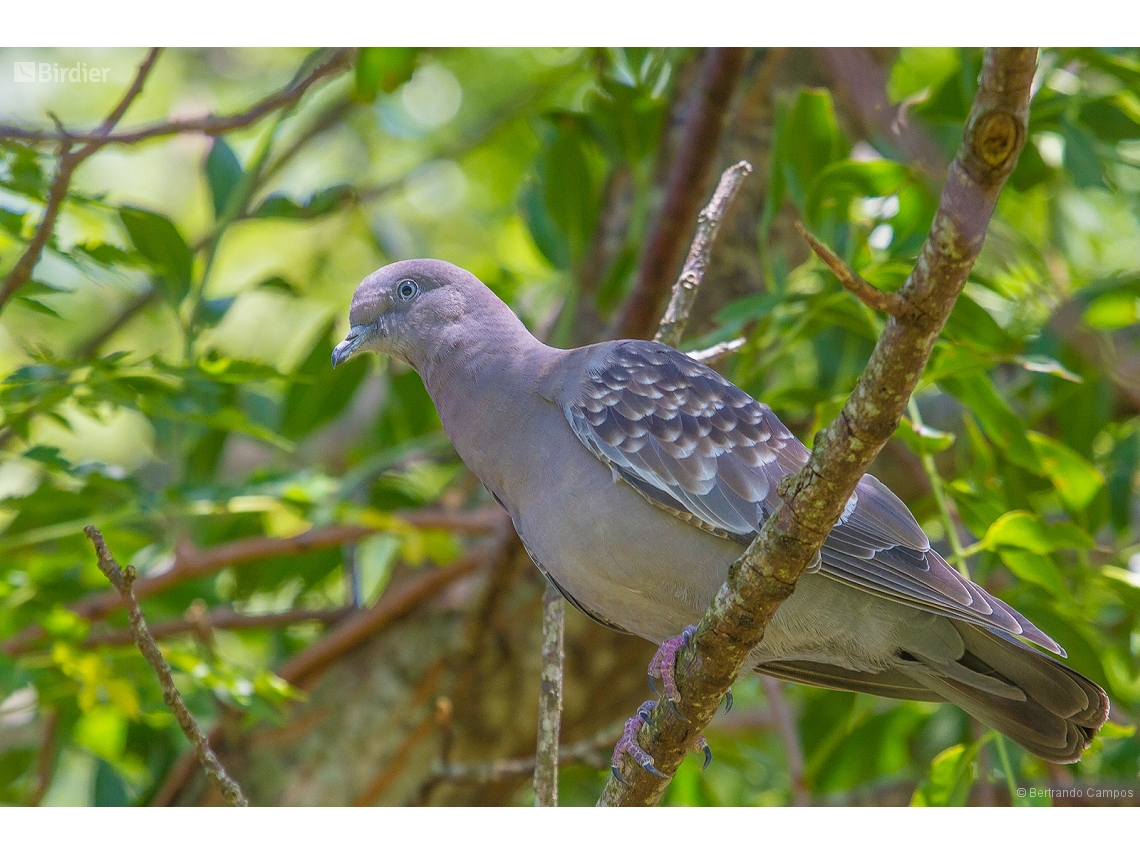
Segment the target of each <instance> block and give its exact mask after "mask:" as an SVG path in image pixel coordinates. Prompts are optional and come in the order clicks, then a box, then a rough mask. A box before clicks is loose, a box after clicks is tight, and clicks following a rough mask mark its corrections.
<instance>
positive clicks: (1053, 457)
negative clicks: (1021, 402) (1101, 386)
mask: <svg viewBox="0 0 1140 855" xmlns="http://www.w3.org/2000/svg"><path fill="white" fill-rule="evenodd" d="M1028 435H1029V442H1030V444H1031V445H1032V446H1033V449H1034V451H1036V452H1037V458H1038V459H1039V460H1040V461H1041V468H1042V470H1043V471H1044V473H1045V477H1046V478H1048V479H1049V480H1050V481H1052V482H1053V486H1054V487H1055V488H1056V489H1057V494H1058V495H1059V496H1060V497H1061V502H1062V503H1063V504H1064V506H1065V510H1067V511H1069V513H1078V512H1080V511H1083V510H1084V509H1085V508H1087V507H1088V505H1089V503H1090V502H1091V501H1092V500H1093V499H1095V498H1096V495H1097V493H1099V492H1100V491H1101V489H1102V488H1103V487H1104V485H1105V481H1104V475H1102V474H1101V473H1100V470H1099V469H1097V468H1096V467H1095V466H1093V465H1092V464H1091V463H1089V461H1087V460H1085V458H1084V457H1082V456H1081V455H1080V454H1078V453H1077V452H1075V451H1074V450H1073V449H1071V448H1069V446H1067V445H1065V444H1063V443H1060V442H1058V441H1057V440H1055V439H1053V438H1052V437H1049V436H1045V435H1044V434H1041V433H1037V432H1036V431H1029V434H1028Z"/></svg>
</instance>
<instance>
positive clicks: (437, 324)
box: [332, 258, 509, 368]
mask: <svg viewBox="0 0 1140 855" xmlns="http://www.w3.org/2000/svg"><path fill="white" fill-rule="evenodd" d="M488 299H490V300H493V301H495V302H498V298H496V297H495V296H494V295H493V294H492V293H491V291H490V290H489V289H488V288H487V286H486V285H484V284H483V283H482V282H480V281H479V280H478V279H476V278H475V277H474V276H473V275H471V274H470V273H468V272H467V271H466V270H463V269H462V268H460V267H456V266H455V265H453V264H448V263H447V262H446V261H437V260H435V259H423V258H421V259H413V260H411V261H398V262H396V263H395V264H389V265H387V266H386V267H381V268H380V269H379V270H377V271H375V272H374V273H371V274H369V275H368V276H366V277H365V278H364V281H363V282H361V283H360V285H359V286H357V289H356V293H354V294H353V295H352V307H351V309H350V310H349V313H348V322H349V331H348V335H347V336H345V339H344V341H342V342H341V343H340V344H338V345H337V346H336V347H335V348H333V352H332V364H333V368H336V367H337V366H338V365H340V364H341V363H342V362H344V361H346V360H347V359H349V358H350V357H352V356H354V355H355V354H357V353H362V352H368V351H371V352H373V353H384V354H388V355H389V356H397V357H399V358H401V359H403V360H404V361H406V362H409V363H411V364H412V365H413V366H417V367H418V366H420V365H422V364H423V362H424V360H425V359H427V358H430V357H431V351H432V349H433V343H435V342H439V341H441V340H443V339H446V337H447V328H448V326H449V325H452V324H456V323H457V322H458V321H460V320H461V319H462V318H463V317H464V315H465V314H468V313H470V312H471V311H473V310H474V309H475V308H476V306H477V305H478V304H481V303H485V302H487V301H488ZM504 308H505V307H504ZM508 311H509V310H508Z"/></svg>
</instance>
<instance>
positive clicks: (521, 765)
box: [434, 723, 623, 784]
mask: <svg viewBox="0 0 1140 855" xmlns="http://www.w3.org/2000/svg"><path fill="white" fill-rule="evenodd" d="M622 727H623V725H621V724H620V723H619V724H616V725H611V726H610V727H607V728H605V729H604V730H602V731H599V732H598V733H596V734H595V735H594V736H591V737H589V738H588V739H583V740H582V741H581V742H575V743H574V744H573V745H566V746H563V747H562V748H561V749H559V751H558V762H559V763H562V764H574V763H581V764H585V765H588V766H594V767H595V768H598V769H605V768H606V766H607V765H608V764H609V762H610V748H611V746H612V745H613V743H614V742H615V740H617V738H618V737H619V736H621V731H622ZM534 770H535V758H534V757H517V758H515V759H513V760H494V761H492V762H490V763H446V762H445V763H440V764H439V765H438V766H436V768H435V770H434V778H435V779H436V780H438V779H448V780H452V781H473V782H476V783H480V784H483V783H489V782H491V781H500V780H502V779H504V778H514V777H521V776H523V775H529V774H531V773H532V772H534Z"/></svg>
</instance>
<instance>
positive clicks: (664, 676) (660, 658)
mask: <svg viewBox="0 0 1140 855" xmlns="http://www.w3.org/2000/svg"><path fill="white" fill-rule="evenodd" d="M696 632H697V628H696V627H695V626H693V625H691V624H690V625H689V626H687V627H685V628H684V629H683V630H681V634H680V635H678V636H674V637H673V638H667V639H665V641H664V642H662V644H661V646H660V647H658V648H657V652H656V653H654V654H653V658H652V659H650V660H649V688H650V689H652V690H653V691H654V692H655V693H656V694H658V695H661V694H664V697H665V700H666V702H668V704H669V709H671V710H672V711H673V715H675V716H677V718H679V719H681V721H688V719H687V718H685V717H684V716H683V715H681V711H680V709H679V708H678V707H677V704H678V703H679V702H680V700H681V691H680V690H679V689H678V688H677V654H678V653H680V652H681V649H682V648H684V647H688V645H689V642H690V641H692V639H693V636H694V635H695V634H696ZM657 679H660V680H661V684H662V686H663V687H664V692H659V691H657ZM730 709H732V689H729V690H728V691H727V692H726V693H725V696H724V711H725V712H728V711H729V710H730Z"/></svg>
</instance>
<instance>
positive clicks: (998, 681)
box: [900, 621, 1108, 763]
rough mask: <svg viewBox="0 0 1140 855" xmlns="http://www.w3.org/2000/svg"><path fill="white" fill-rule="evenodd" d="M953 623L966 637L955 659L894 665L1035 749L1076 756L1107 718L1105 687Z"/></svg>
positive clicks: (1062, 759) (1061, 759)
mask: <svg viewBox="0 0 1140 855" xmlns="http://www.w3.org/2000/svg"><path fill="white" fill-rule="evenodd" d="M953 623H954V626H955V628H956V629H957V630H958V632H959V633H960V634H961V636H962V640H963V641H965V643H966V652H965V654H964V655H963V656H962V657H961V658H960V659H959V660H958V661H957V662H950V663H945V662H935V661H931V660H927V659H921V660H918V661H916V662H915V663H914V664H913V665H910V664H908V665H907V666H905V667H904V668H903V669H900V670H904V671H905V673H906V674H907V676H909V677H911V678H912V679H913V680H914V681H915V682H917V683H919V684H921V685H922V686H925V687H926V688H927V689H929V690H930V691H932V692H933V693H934V694H936V695H938V696H940V697H941V698H944V699H945V700H947V701H949V702H950V703H952V704H957V705H958V706H960V707H961V708H962V709H964V710H965V711H966V712H968V713H969V714H970V715H972V716H973V717H974V718H976V719H978V721H980V722H982V723H983V724H985V725H988V726H989V727H992V728H993V729H994V730H996V731H998V732H999V733H1001V734H1004V735H1005V736H1007V737H1009V738H1010V739H1012V740H1013V741H1014V742H1016V743H1017V744H1018V745H1020V746H1022V747H1023V748H1025V749H1026V750H1028V751H1031V752H1033V753H1034V754H1036V755H1037V756H1038V757H1042V758H1044V759H1045V760H1050V761H1052V762H1054V763H1075V762H1076V761H1077V760H1079V759H1080V758H1081V752H1082V751H1084V749H1086V748H1087V747H1088V746H1089V743H1090V742H1092V738H1093V736H1095V735H1096V732H1097V730H1098V729H1099V728H1100V726H1101V725H1102V724H1104V722H1105V720H1106V719H1107V718H1108V696H1107V695H1106V694H1105V693H1104V689H1102V688H1101V687H1100V686H1098V685H1097V684H1096V683H1094V682H1093V681H1092V680H1089V679H1088V678H1086V677H1083V676H1081V675H1080V674H1078V673H1077V672H1076V671H1074V670H1073V669H1072V668H1069V667H1068V666H1066V665H1062V664H1061V663H1060V662H1058V661H1056V660H1055V659H1052V658H1051V657H1049V656H1048V655H1047V654H1045V653H1043V652H1041V651H1039V650H1036V649H1034V648H1031V647H1029V646H1027V645H1025V644H1023V643H1021V642H1018V641H1016V640H1013V639H1007V638H1004V637H1002V636H999V635H995V634H994V633H993V632H992V631H989V630H985V629H982V628H980V627H976V626H973V625H971V624H968V623H963V622H961V621H953Z"/></svg>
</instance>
